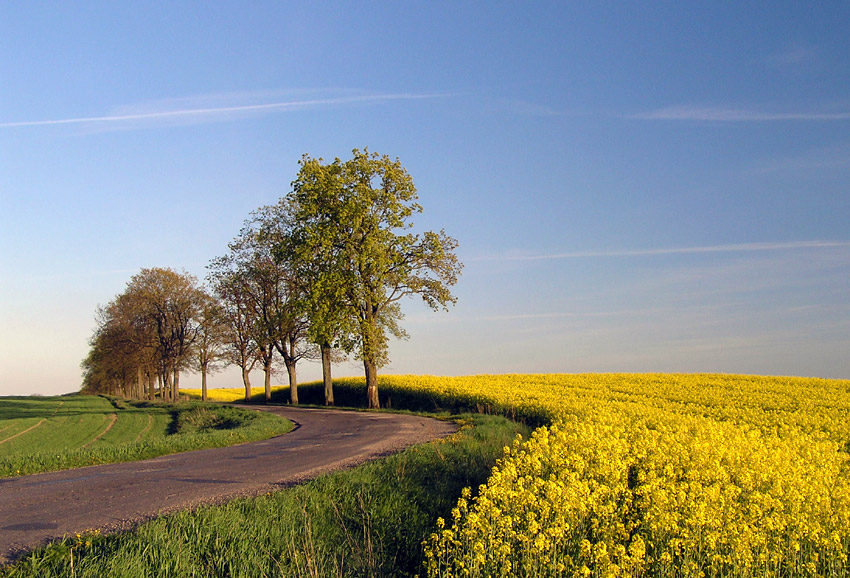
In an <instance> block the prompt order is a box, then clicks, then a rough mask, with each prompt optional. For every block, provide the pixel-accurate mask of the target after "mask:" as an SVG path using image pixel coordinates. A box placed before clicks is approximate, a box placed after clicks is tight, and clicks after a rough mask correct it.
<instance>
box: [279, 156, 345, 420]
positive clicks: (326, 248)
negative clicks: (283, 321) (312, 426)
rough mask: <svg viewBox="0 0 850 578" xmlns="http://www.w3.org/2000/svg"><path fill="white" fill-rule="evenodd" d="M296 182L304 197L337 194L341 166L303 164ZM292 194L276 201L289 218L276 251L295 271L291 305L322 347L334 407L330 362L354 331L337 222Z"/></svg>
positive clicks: (326, 389) (327, 390) (329, 401)
mask: <svg viewBox="0 0 850 578" xmlns="http://www.w3.org/2000/svg"><path fill="white" fill-rule="evenodd" d="M294 185H295V186H296V190H298V191H300V192H301V193H302V194H303V195H305V196H306V195H309V194H312V192H311V190H312V191H313V192H315V191H325V194H327V195H334V196H338V194H339V188H340V185H341V181H340V180H339V165H338V164H337V165H322V164H321V163H319V162H309V163H304V164H303V165H302V170H301V172H300V173H299V181H296V183H294ZM333 191H336V193H334V192H333ZM293 196H294V195H290V198H286V199H282V200H281V202H280V203H279V204H278V207H279V208H278V211H279V212H283V213H285V214H286V215H287V216H288V221H289V224H290V226H289V228H288V229H287V230H285V231H281V233H282V234H279V235H277V236H276V237H275V238H274V241H275V244H274V254H275V258H276V260H277V261H278V262H282V263H287V265H286V267H287V269H288V270H290V271H292V275H291V277H292V279H293V280H294V282H295V283H296V287H295V291H296V294H297V298H296V299H295V300H294V301H293V305H294V306H295V308H296V310H297V311H298V312H299V316H300V317H301V319H302V323H304V324H305V326H306V335H307V339H308V341H309V342H311V343H314V344H315V345H316V346H318V348H319V351H320V358H321V361H322V380H323V382H324V393H325V405H333V404H334V396H333V380H332V376H331V361H332V360H333V359H336V358H340V357H341V356H339V355H334V352H335V351H345V352H350V351H351V350H352V349H353V342H352V340H351V339H350V336H351V335H352V334H353V333H354V326H353V324H352V322H351V320H352V319H353V317H352V316H351V315H348V312H347V309H346V301H345V290H344V284H343V283H342V278H341V276H340V274H341V271H342V268H341V267H339V265H338V261H339V259H340V256H339V253H338V251H337V248H336V247H335V246H334V243H333V234H332V231H331V230H330V229H331V228H332V227H335V226H336V224H335V222H334V221H333V219H332V218H331V215H329V214H326V213H320V212H314V213H312V214H309V215H308V214H307V212H306V211H304V210H300V211H298V208H297V207H296V206H295V205H294V204H293V203H292V197H293ZM302 209H303V207H302ZM296 211H298V213H297V216H296Z"/></svg>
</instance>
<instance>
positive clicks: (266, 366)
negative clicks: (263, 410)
mask: <svg viewBox="0 0 850 578" xmlns="http://www.w3.org/2000/svg"><path fill="white" fill-rule="evenodd" d="M263 391H264V392H265V394H266V395H265V398H264V400H263V403H268V402H270V401H271V400H272V360H271V358H269V360H268V361H267V362H265V363H263Z"/></svg>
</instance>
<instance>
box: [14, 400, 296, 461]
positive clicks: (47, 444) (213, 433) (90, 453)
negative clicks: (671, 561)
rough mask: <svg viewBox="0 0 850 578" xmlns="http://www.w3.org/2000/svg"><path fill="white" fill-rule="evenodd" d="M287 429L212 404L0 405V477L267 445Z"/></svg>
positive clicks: (273, 420)
mask: <svg viewBox="0 0 850 578" xmlns="http://www.w3.org/2000/svg"><path fill="white" fill-rule="evenodd" d="M291 427H292V426H291V424H290V423H289V422H288V421H286V420H283V419H281V418H278V417H277V416H273V415H270V414H265V413H263V414H258V413H257V412H252V411H248V410H243V409H238V408H232V407H223V406H218V405H214V404H213V405H201V404H198V403H184V404H171V405H165V404H145V403H132V404H131V403H127V402H123V401H120V400H111V399H107V398H104V397H97V396H84V395H68V396H60V397H6V398H0V477H8V476H15V475H23V474H32V473H38V472H45V471H51V470H59V469H67V468H72V467H79V466H85V465H93V464H104V463H111V462H120V461H132V460H137V459H145V458H150V457H154V456H157V455H164V454H168V453H174V452H179V451H188V450H193V449H201V448H205V447H217V446H223V445H230V444H233V443H241V442H245V441H252V440H257V439H265V438H268V437H271V436H274V435H278V434H280V433H284V432H286V431H289V429H291Z"/></svg>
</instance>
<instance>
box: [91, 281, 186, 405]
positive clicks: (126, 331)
mask: <svg viewBox="0 0 850 578" xmlns="http://www.w3.org/2000/svg"><path fill="white" fill-rule="evenodd" d="M201 296H202V292H201V291H200V289H199V288H198V286H197V280H196V279H195V278H194V277H193V276H191V275H189V274H188V273H185V272H184V273H177V272H176V271H174V270H172V269H163V268H152V269H142V270H141V271H140V272H139V273H138V274H136V275H134V276H133V277H132V278H131V279H130V281H129V282H128V283H127V288H126V289H125V291H124V292H123V293H121V294H120V295H118V296H117V297H116V298H115V299H114V300H112V301H111V302H110V303H109V304H108V305H107V306H106V307H103V308H100V309H99V311H98V328H97V329H96V330H95V334H94V336H93V337H92V340H91V345H92V349H91V351H90V353H89V356H88V357H87V358H86V359H85V360H84V361H83V368H84V370H85V375H84V388H85V389H86V390H91V391H98V390H100V389H102V388H104V387H105V388H106V389H107V390H112V391H115V392H120V393H121V394H122V395H127V396H131V397H143V396H144V395H145V387H144V386H145V385H146V384H147V385H148V391H147V395H148V397H150V398H153V396H154V388H153V382H154V381H155V380H156V379H157V377H158V379H159V383H160V393H161V395H162V396H163V397H170V398H172V399H177V396H178V393H179V375H180V371H181V370H182V369H183V368H185V367H186V366H187V365H188V362H189V353H190V349H191V347H192V344H193V343H194V341H195V337H196V335H197V331H198V313H199V307H200V303H201V298H202V297H201Z"/></svg>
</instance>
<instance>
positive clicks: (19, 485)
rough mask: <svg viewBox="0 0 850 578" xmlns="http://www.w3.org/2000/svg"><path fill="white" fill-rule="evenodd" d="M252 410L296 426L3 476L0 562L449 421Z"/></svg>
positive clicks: (418, 439) (368, 453) (279, 478)
mask: <svg viewBox="0 0 850 578" xmlns="http://www.w3.org/2000/svg"><path fill="white" fill-rule="evenodd" d="M258 409H263V410H265V411H271V412H273V413H276V414H278V415H282V416H284V417H286V418H288V419H290V420H292V421H293V422H295V424H296V428H295V429H294V430H293V431H292V432H290V433H288V434H284V435H282V436H278V437H276V438H272V439H270V440H265V441H260V442H252V443H247V444H242V445H238V446H231V447H227V448H215V449H208V450H198V451H193V452H185V453H181V454H173V455H169V456H162V457H159V458H154V459H150V460H144V461H141V462H130V463H123V464H109V465H104V466H91V467H86V468H79V469H75V470H66V471H62V472H51V473H46V474H35V475H31V476H21V477H17V478H3V479H0V563H2V562H8V561H9V560H14V559H15V558H17V557H18V556H19V555H20V554H21V553H22V552H25V551H26V550H28V549H31V548H33V547H36V546H38V545H40V544H43V543H45V542H48V541H50V540H54V539H57V538H61V537H62V536H65V535H72V534H74V533H76V532H82V531H85V530H94V529H101V530H102V531H104V532H114V531H120V530H123V529H127V528H130V527H132V526H133V525H135V524H137V523H139V522H141V521H144V520H148V519H150V518H153V517H155V516H158V515H161V514H166V513H169V512H174V511H177V510H182V509H187V508H194V507H197V506H200V505H205V504H214V503H222V502H225V501H227V500H230V499H233V498H236V497H241V496H254V495H258V494H262V493H264V492H267V491H271V490H277V489H280V488H282V487H286V486H290V485H293V484H297V483H299V482H302V481H305V480H308V479H310V478H314V477H316V476H318V475H321V474H323V473H326V472H329V471H332V470H336V469H341V468H347V467H352V466H354V465H358V464H361V463H363V462H366V461H368V460H370V459H374V458H376V457H379V456H382V455H387V454H389V453H392V452H395V451H399V450H401V449H403V448H405V447H407V446H410V445H413V444H417V443H422V442H425V441H429V440H432V439H435V438H439V437H443V436H446V435H449V434H450V433H452V432H453V431H455V429H456V428H455V427H454V425H453V424H451V423H446V422H441V421H438V420H434V419H430V418H423V417H416V416H410V415H398V414H389V413H364V412H353V411H334V410H324V409H303V408H291V407H275V406H267V407H263V408H258Z"/></svg>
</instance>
